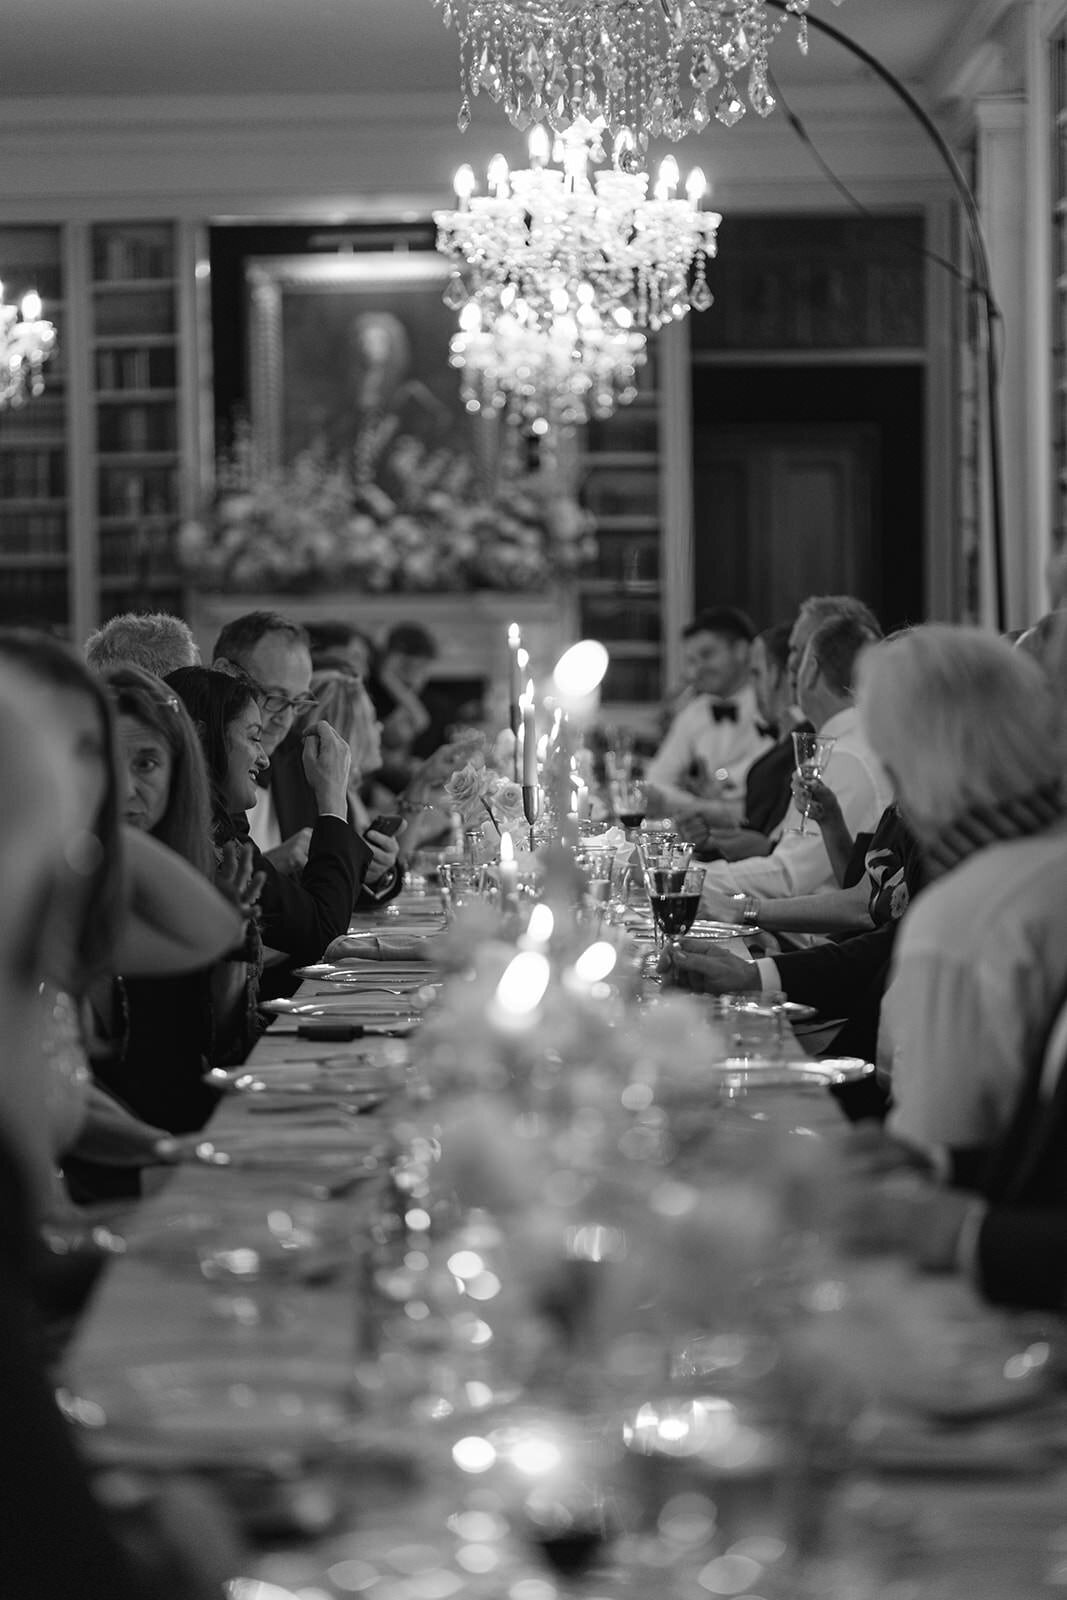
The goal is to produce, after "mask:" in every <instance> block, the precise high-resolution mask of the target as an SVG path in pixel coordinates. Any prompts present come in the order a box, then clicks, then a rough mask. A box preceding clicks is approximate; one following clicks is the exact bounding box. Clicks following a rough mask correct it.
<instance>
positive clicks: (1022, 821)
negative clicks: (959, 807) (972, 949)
mask: <svg viewBox="0 0 1067 1600" xmlns="http://www.w3.org/2000/svg"><path fill="white" fill-rule="evenodd" d="M1063 813H1064V796H1063V789H1062V785H1061V783H1060V780H1059V779H1058V778H1057V779H1054V780H1053V782H1051V783H1047V784H1043V785H1042V786H1041V788H1039V789H1031V790H1030V792H1029V794H1019V795H1013V796H1012V797H1011V798H1010V799H1008V800H999V801H996V802H995V803H993V804H989V805H986V804H981V805H975V806H970V807H969V808H968V809H967V810H966V811H964V812H962V813H961V814H960V816H958V817H957V818H956V820H955V822H950V823H949V824H948V826H947V827H945V828H943V829H942V830H941V832H940V834H939V835H938V837H937V838H936V839H935V840H934V842H933V843H932V844H930V843H927V844H924V846H923V857H924V860H925V863H926V876H927V882H931V881H932V880H933V879H934V878H940V877H941V876H943V874H944V873H946V872H951V870H952V868H953V867H958V866H959V864H960V862H961V861H966V860H967V858H968V856H973V855H974V854H975V852H976V851H978V850H984V849H985V848H986V846H987V845H991V844H1002V843H1004V842H1005V841H1006V840H1008V839H1025V838H1028V837H1029V836H1030V835H1031V834H1033V833H1041V832H1043V830H1044V829H1045V828H1049V827H1051V826H1052V824H1053V823H1054V822H1056V821H1057V820H1058V819H1059V818H1060V817H1062V816H1063Z"/></svg>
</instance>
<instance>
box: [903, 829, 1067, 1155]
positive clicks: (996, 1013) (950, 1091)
mask: <svg viewBox="0 0 1067 1600" xmlns="http://www.w3.org/2000/svg"><path fill="white" fill-rule="evenodd" d="M1065 986H1067V824H1064V823H1059V824H1057V825H1056V826H1055V827H1054V828H1050V829H1048V830H1047V831H1046V832H1044V833H1040V834H1035V835H1034V836H1033V837H1031V838H1026V839H1013V840H1011V841H1010V842H1006V843H1004V844H996V845H990V846H989V847H988V848H987V849H985V850H980V851H979V852H978V853H977V854H976V855H974V856H972V857H971V858H970V859H969V860H967V861H964V862H963V863H962V864H961V865H960V866H958V867H956V868H954V869H953V871H951V872H949V873H947V874H946V875H945V877H943V878H940V879H938V880H937V882H935V883H932V884H931V885H930V886H929V888H927V889H924V890H923V891H922V893H921V894H919V895H917V896H916V898H915V901H914V904H913V905H912V906H910V907H909V909H908V911H907V912H906V913H905V915H904V918H903V920H902V922H901V924H900V933H899V934H898V936H897V941H896V947H895V950H894V952H893V965H892V969H891V971H890V979H889V986H888V988H887V989H886V993H885V998H884V999H883V1001H882V1016H881V1026H880V1029H879V1034H878V1069H879V1074H880V1075H882V1076H884V1077H887V1078H888V1079H889V1082H890V1086H891V1088H892V1092H893V1109H892V1110H891V1112H890V1114H889V1120H888V1123H887V1127H888V1129H889V1131H890V1133H892V1134H894V1135H895V1137H897V1138H898V1139H902V1140H903V1141H904V1142H905V1143H906V1144H910V1145H913V1146H915V1147H916V1148H918V1149H920V1150H922V1151H924V1152H925V1153H926V1154H927V1155H928V1156H930V1157H931V1159H933V1160H934V1161H935V1164H936V1163H937V1161H938V1158H939V1156H940V1155H941V1153H942V1151H943V1150H944V1148H945V1147H951V1148H954V1149H962V1148H966V1147H969V1146H982V1145H990V1144H992V1143H994V1142H995V1141H996V1140H997V1139H998V1138H999V1137H1000V1135H1001V1134H1002V1133H1003V1132H1004V1130H1005V1128H1006V1126H1007V1123H1008V1120H1009V1118H1010V1116H1011V1114H1012V1110H1013V1108H1014V1106H1015V1102H1016V1100H1017V1098H1018V1094H1019V1090H1020V1087H1021V1084H1022V1079H1023V1074H1024V1072H1025V1071H1026V1067H1027V1063H1028V1062H1030V1061H1032V1060H1033V1059H1034V1054H1035V1052H1036V1051H1038V1050H1040V1049H1041V1047H1042V1045H1043V1043H1044V1041H1045V1038H1046V1036H1047V1034H1048V1031H1049V1027H1050V1025H1051V1023H1052V1020H1053V1018H1054V1017H1055V1015H1056V1008H1057V1005H1058V1004H1059V1002H1060V1000H1061V998H1062V995H1063V992H1064V988H1065Z"/></svg>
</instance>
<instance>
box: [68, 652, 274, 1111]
mask: <svg viewBox="0 0 1067 1600" xmlns="http://www.w3.org/2000/svg"><path fill="white" fill-rule="evenodd" d="M105 683H106V685H107V688H108V691H109V693H110V695H111V698H112V701H113V704H114V706H115V710H116V713H117V717H116V726H117V736H118V759H119V767H120V771H121V772H122V774H123V777H124V780H125V785H124V786H125V798H124V801H123V820H124V821H125V823H126V825H127V827H130V828H133V829H136V830H138V831H139V832H142V833H146V834H151V835H152V836H153V837H154V838H156V839H158V840H159V842H160V843H161V844H165V845H167V847H168V848H169V849H171V850H173V851H174V852H175V853H176V854H177V855H180V856H182V857H183V858H184V859H185V860H186V861H188V862H189V864H190V866H192V867H194V868H195V869H196V870H197V872H199V873H200V874H201V875H202V876H203V877H205V878H207V879H208V880H211V881H214V882H215V885H216V887H217V888H219V889H220V890H221V892H222V893H224V894H225V895H226V896H227V897H228V898H230V899H233V900H234V901H235V902H237V903H238V904H239V905H240V907H241V909H242V910H244V911H247V910H248V909H249V906H250V904H251V902H252V901H253V900H254V896H255V890H256V887H257V886H256V885H255V884H254V883H253V882H252V867H251V851H250V850H249V849H247V848H246V849H244V850H243V851H241V852H240V853H238V852H237V850H236V848H235V847H233V846H231V847H230V849H229V850H228V851H226V852H224V853H223V856H222V859H221V860H220V861H219V862H218V863H216V859H215V852H214V849H213V847H212V839H211V800H210V793H209V788H208V778H207V772H206V770H205V766H204V757H203V754H202V752H201V749H200V742H199V740H198V738H197V735H196V729H195V728H194V727H193V724H192V722H191V721H190V719H189V715H188V713H187V711H186V710H185V707H184V706H183V705H182V702H181V700H180V699H179V697H178V695H177V694H176V693H175V691H174V690H173V689H172V688H170V687H169V686H168V685H167V684H165V683H164V682H163V681H162V680H161V679H159V678H156V677H154V676H153V675H152V674H151V673H149V672H143V671H142V670H141V669H140V668H138V667H113V668H111V669H110V671H108V672H107V674H106V675H105ZM259 964H260V963H259V948H258V943H257V938H256V931H255V928H254V926H253V927H252V929H251V932H250V934H249V935H248V939H247V942H242V943H240V944H239V945H238V946H237V947H236V948H235V950H234V951H233V952H232V953H231V954H230V955H229V956H228V957H227V958H226V959H224V960H222V961H218V962H215V963H214V964H213V965H212V964H205V965H204V966H203V967H202V968H201V969H200V970H198V971H193V972H189V973H186V974H183V975H181V976H178V977H174V976H165V977H142V978H130V977H126V978H120V979H117V980H116V990H115V998H116V1001H117V1004H116V1006H115V1012H116V1024H117V1025H116V1029H115V1037H114V1040H113V1043H114V1049H113V1052H112V1054H111V1055H110V1057H108V1058H106V1059H103V1060H101V1061H99V1062H98V1063H97V1066H96V1073H97V1077H98V1078H99V1079H100V1080H101V1081H102V1082H103V1083H104V1084H105V1085H106V1086H107V1087H108V1088H109V1089H110V1090H111V1091H112V1092H113V1093H114V1094H116V1095H118V1096H119V1098H120V1099H121V1100H122V1101H123V1102H124V1103H125V1104H126V1105H128V1106H129V1107H130V1108H131V1109H132V1110H134V1111H135V1112H136V1113H137V1115H138V1116H140V1117H143V1118H144V1119H145V1120H146V1121H148V1122H151V1123H153V1124H155V1125H156V1126H158V1127H160V1128H166V1129H167V1130H168V1131H169V1132H170V1133H191V1132H194V1131H195V1130H196V1129H199V1128H202V1127H203V1125H204V1123H205V1122H206V1120H207V1118H208V1116H209V1115H210V1113H211V1111H212V1110H213V1109H214V1106H215V1104H216V1101H217V1098H218V1097H217V1095H216V1093H215V1092H214V1091H213V1090H212V1089H210V1088H209V1087H208V1085H207V1084H206V1083H205V1081H204V1077H205V1073H206V1072H207V1070H208V1068H209V1067H211V1066H220V1065H225V1066H229V1065H232V1064H233V1063H235V1062H239V1061H243V1060H244V1058H245V1056H246V1055H247V1053H248V1050H249V1048H250V1047H251V1044H252V1043H253V1041H254V1039H255V1037H256V1034H257V1031H258V1030H257V1028H256V1025H255V1015H256V1013H255V1006H256V999H257V989H258V977H259Z"/></svg>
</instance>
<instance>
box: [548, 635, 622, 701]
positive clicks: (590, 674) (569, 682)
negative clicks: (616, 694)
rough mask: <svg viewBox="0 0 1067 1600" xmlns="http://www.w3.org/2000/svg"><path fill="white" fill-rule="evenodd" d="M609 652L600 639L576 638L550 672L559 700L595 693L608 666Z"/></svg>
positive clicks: (580, 697)
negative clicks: (552, 671)
mask: <svg viewBox="0 0 1067 1600" xmlns="http://www.w3.org/2000/svg"><path fill="white" fill-rule="evenodd" d="M608 660H609V657H608V652H607V651H606V650H605V648H604V646H603V645H602V644H601V643H600V641H599V639H579V640H578V643H577V644H572V645H571V647H570V649H569V650H565V651H564V652H563V654H562V655H561V656H560V658H559V660H558V661H557V662H556V670H555V672H554V673H553V674H552V677H553V680H554V682H555V685H556V689H557V691H558V693H559V696H560V698H561V700H564V701H566V700H580V699H583V698H585V697H586V696H587V695H591V694H594V693H595V692H596V690H597V689H598V688H599V687H600V684H601V683H602V681H603V678H604V674H605V672H607V670H608Z"/></svg>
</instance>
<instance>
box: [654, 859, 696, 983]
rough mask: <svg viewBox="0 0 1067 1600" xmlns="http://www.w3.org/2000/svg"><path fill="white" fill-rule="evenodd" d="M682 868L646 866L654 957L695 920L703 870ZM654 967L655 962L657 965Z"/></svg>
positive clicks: (685, 865) (684, 866)
mask: <svg viewBox="0 0 1067 1600" xmlns="http://www.w3.org/2000/svg"><path fill="white" fill-rule="evenodd" d="M682 860H683V861H684V863H685V864H684V865H677V866H675V865H670V864H668V865H666V866H656V865H653V866H646V868H645V888H646V890H647V891H648V903H649V905H650V906H651V907H652V926H653V929H654V932H655V939H656V955H657V957H658V956H659V955H660V954H661V953H662V951H663V950H664V948H665V947H666V945H668V944H671V943H673V941H674V940H675V939H680V938H681V937H682V935H683V934H685V933H688V932H689V929H690V928H691V927H692V926H693V923H694V922H695V921H696V916H697V912H698V911H699V910H700V895H701V891H702V890H703V887H704V868H703V867H691V866H689V864H688V861H687V860H685V858H684V857H683V858H682ZM657 964H658V963H657Z"/></svg>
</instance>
